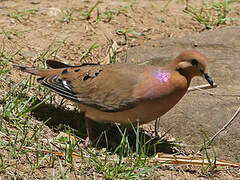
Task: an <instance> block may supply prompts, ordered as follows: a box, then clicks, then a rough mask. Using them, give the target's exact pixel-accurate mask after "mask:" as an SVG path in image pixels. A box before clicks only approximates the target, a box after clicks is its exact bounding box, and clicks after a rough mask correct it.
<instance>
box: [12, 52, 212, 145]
mask: <svg viewBox="0 0 240 180" xmlns="http://www.w3.org/2000/svg"><path fill="white" fill-rule="evenodd" d="M46 63H47V65H48V66H49V67H50V68H49V69H39V68H34V67H25V66H20V65H14V67H15V68H17V69H18V70H21V71H23V72H27V73H30V74H32V75H36V76H39V78H38V79H37V81H38V82H39V83H40V84H41V85H43V86H45V87H47V88H49V89H50V90H52V91H54V92H56V93H57V94H59V95H60V96H62V97H64V98H66V99H69V100H71V101H73V102H75V103H76V105H77V106H78V108H79V109H80V110H81V111H84V112H85V124H86V130H87V135H88V137H89V139H90V140H91V141H94V137H93V134H94V132H93V130H92V123H93V122H94V121H96V122H99V123H101V122H103V123H104V122H106V123H119V124H122V125H130V124H131V125H136V124H138V123H139V124H140V125H141V124H145V123H148V122H150V121H154V120H156V119H157V118H159V117H161V116H163V115H164V114H165V113H166V112H168V111H169V110H170V109H171V108H173V107H174V106H175V105H176V104H177V103H178V102H179V101H180V100H181V98H182V97H183V96H184V95H185V94H186V92H187V89H188V87H189V86H190V83H191V80H192V78H194V77H195V76H200V77H203V78H204V79H206V80H207V82H208V83H209V84H210V85H211V86H212V87H213V84H214V82H213V80H212V78H211V77H210V75H209V74H208V59H207V57H206V56H205V55H204V54H203V53H201V52H198V51H196V50H185V51H183V52H181V53H180V54H179V55H178V56H177V57H176V58H175V59H174V60H172V61H171V62H170V63H169V64H168V65H166V66H164V67H160V66H154V65H148V64H144V65H137V64H126V63H114V64H104V65H100V64H95V63H87V64H81V65H77V66H71V65H68V64H64V63H62V62H58V61H55V60H47V61H46ZM156 124H158V123H157V121H156V123H155V134H156V133H157V132H156V131H158V128H157V127H156Z"/></svg>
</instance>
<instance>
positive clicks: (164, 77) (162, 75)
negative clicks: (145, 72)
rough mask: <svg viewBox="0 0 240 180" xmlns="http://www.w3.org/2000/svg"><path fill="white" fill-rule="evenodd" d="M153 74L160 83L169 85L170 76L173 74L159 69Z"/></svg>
mask: <svg viewBox="0 0 240 180" xmlns="http://www.w3.org/2000/svg"><path fill="white" fill-rule="evenodd" d="M152 74H153V76H154V77H155V78H156V79H157V80H159V81H160V83H161V84H164V83H168V81H169V79H170V76H171V74H170V73H169V72H167V71H164V70H161V69H157V70H156V71H154V72H153V73H152Z"/></svg>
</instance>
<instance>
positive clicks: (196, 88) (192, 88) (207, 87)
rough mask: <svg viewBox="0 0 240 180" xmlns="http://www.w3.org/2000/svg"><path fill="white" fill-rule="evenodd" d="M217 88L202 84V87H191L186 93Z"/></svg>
mask: <svg viewBox="0 0 240 180" xmlns="http://www.w3.org/2000/svg"><path fill="white" fill-rule="evenodd" d="M215 87H217V84H215V83H214V84H213V87H212V86H211V85H209V84H204V85H200V86H193V87H189V88H188V92H190V91H195V90H200V89H210V88H215Z"/></svg>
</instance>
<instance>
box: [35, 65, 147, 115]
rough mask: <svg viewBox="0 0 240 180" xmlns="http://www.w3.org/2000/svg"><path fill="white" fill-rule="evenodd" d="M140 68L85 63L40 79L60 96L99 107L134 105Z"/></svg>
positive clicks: (112, 108)
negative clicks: (134, 94) (134, 92)
mask: <svg viewBox="0 0 240 180" xmlns="http://www.w3.org/2000/svg"><path fill="white" fill-rule="evenodd" d="M142 71H143V68H141V67H140V66H137V65H130V64H113V65H84V66H76V67H72V68H71V67H70V68H64V69H63V70H62V71H61V73H60V74H53V75H48V76H46V77H44V78H40V79H39V80H40V83H41V84H42V85H44V86H46V87H48V88H50V89H51V90H53V91H55V92H56V93H58V94H60V95H61V96H63V97H65V98H68V99H71V100H74V101H77V102H79V103H81V104H85V105H88V106H91V107H95V108H97V109H99V110H102V111H110V112H113V111H122V110H125V109H129V108H132V107H134V106H135V105H136V104H137V102H138V100H137V99H136V98H134V97H133V91H134V88H135V86H136V84H137V82H138V75H139V74H141V72H142Z"/></svg>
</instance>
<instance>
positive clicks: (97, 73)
mask: <svg viewBox="0 0 240 180" xmlns="http://www.w3.org/2000/svg"><path fill="white" fill-rule="evenodd" d="M100 72H102V69H100V70H99V71H98V72H96V73H95V74H94V76H95V77H96V76H98V75H99V73H100Z"/></svg>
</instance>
